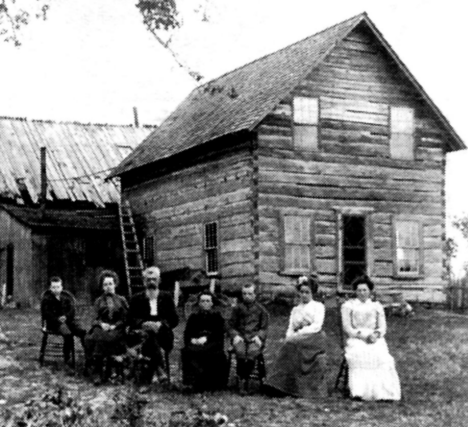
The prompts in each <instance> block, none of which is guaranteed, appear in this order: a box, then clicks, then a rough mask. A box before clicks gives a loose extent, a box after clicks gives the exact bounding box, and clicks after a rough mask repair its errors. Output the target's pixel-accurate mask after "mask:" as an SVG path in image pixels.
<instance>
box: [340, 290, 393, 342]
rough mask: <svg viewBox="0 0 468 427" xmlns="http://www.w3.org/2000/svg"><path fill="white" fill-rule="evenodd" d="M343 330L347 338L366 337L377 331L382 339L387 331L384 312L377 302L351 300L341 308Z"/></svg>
mask: <svg viewBox="0 0 468 427" xmlns="http://www.w3.org/2000/svg"><path fill="white" fill-rule="evenodd" d="M341 319H342V322H343V329H344V331H345V332H346V334H347V335H348V337H352V338H356V337H367V336H369V335H371V334H372V333H373V332H375V331H377V332H379V333H380V336H381V337H383V336H384V335H385V332H386V331H387V323H386V321H385V312H384V309H383V307H382V304H380V303H379V302H377V301H372V300H370V299H368V300H366V301H365V302H361V301H360V300H359V299H357V298H355V299H351V300H349V301H346V302H345V303H344V304H343V305H342V306H341Z"/></svg>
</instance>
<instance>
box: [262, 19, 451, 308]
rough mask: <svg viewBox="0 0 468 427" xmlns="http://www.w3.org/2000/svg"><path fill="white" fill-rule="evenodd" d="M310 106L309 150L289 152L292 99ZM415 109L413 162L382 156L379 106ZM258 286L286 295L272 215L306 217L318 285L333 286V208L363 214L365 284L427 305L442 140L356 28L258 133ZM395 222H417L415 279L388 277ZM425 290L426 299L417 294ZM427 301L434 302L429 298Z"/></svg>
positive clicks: (433, 271)
mask: <svg viewBox="0 0 468 427" xmlns="http://www.w3.org/2000/svg"><path fill="white" fill-rule="evenodd" d="M294 96H310V97H316V98H319V99H320V124H319V135H320V136H319V150H318V151H316V152H307V151H299V150H295V149H294V147H293V136H292V135H293V132H292V107H291V106H292V99H293V97H294ZM390 105H395V106H407V107H411V108H414V109H415V147H416V148H415V160H414V161H409V160H396V159H392V158H391V157H390V147H389V138H390V132H389V106H390ZM258 146H259V148H258V159H259V160H258V161H259V164H258V169H259V184H258V185H259V187H258V191H259V218H260V219H259V220H260V263H259V264H260V282H261V283H262V284H264V285H266V286H267V287H268V286H275V285H282V286H289V285H291V284H292V283H294V280H295V278H293V277H290V276H287V275H282V274H280V273H279V270H280V265H281V262H280V256H281V254H280V247H279V239H280V230H279V214H280V212H281V211H283V210H285V209H291V207H294V208H297V209H298V210H313V211H314V217H315V230H316V239H315V244H316V248H315V256H316V266H317V268H318V273H319V275H320V277H321V279H322V280H323V282H324V283H325V284H326V285H328V286H330V287H335V286H336V284H337V276H336V274H337V257H338V254H337V231H336V230H337V224H336V211H335V208H339V207H342V208H344V207H359V208H366V209H369V210H372V213H371V222H372V238H373V247H374V251H373V252H374V253H373V277H374V278H375V280H376V282H377V283H378V284H379V285H380V286H383V287H386V288H389V287H392V288H397V289H405V290H406V293H407V296H410V297H415V295H419V296H420V295H422V293H421V290H422V289H424V290H425V292H426V293H427V292H429V293H431V298H435V299H437V298H438V296H440V295H439V294H437V289H440V287H441V285H442V284H443V279H442V265H443V254H442V242H443V238H444V237H443V236H444V194H443V187H444V156H445V144H444V135H443V132H442V131H441V128H440V127H439V126H438V124H437V122H436V119H435V118H434V117H433V115H432V114H431V113H430V112H429V111H428V110H427V108H425V106H424V105H423V103H422V100H421V98H420V96H419V94H418V93H417V92H416V91H415V89H414V88H413V87H412V86H411V84H410V83H409V82H408V81H407V79H406V78H405V77H404V76H403V75H402V73H401V72H400V71H398V69H397V67H396V66H395V65H394V64H392V62H391V61H390V59H389V58H388V57H387V56H386V54H384V53H383V52H382V51H381V49H380V48H379V46H378V45H377V43H376V42H375V40H373V36H371V35H370V34H368V33H367V32H366V31H365V30H362V29H360V28H359V27H358V28H357V29H356V30H354V31H353V32H352V33H351V34H350V35H349V36H348V37H347V38H346V39H345V40H344V41H343V42H342V43H340V44H339V45H338V46H337V47H336V48H335V49H334V50H333V51H332V52H331V53H330V55H329V56H328V58H327V59H326V60H325V62H324V63H323V64H322V65H321V66H320V67H319V68H318V69H316V70H313V71H312V72H311V73H310V75H309V76H307V78H306V79H305V80H304V81H303V82H301V84H300V85H299V86H298V87H296V89H295V90H294V91H293V93H292V94H291V95H290V96H288V97H287V98H286V99H284V100H282V102H281V103H280V104H279V105H278V106H277V107H276V109H275V110H274V111H273V112H272V113H271V114H270V115H269V116H267V117H266V118H265V119H264V120H263V122H262V123H261V124H260V125H259V127H258ZM397 214H410V215H413V216H414V215H416V216H417V217H418V218H419V219H420V220H421V221H422V223H423V240H424V269H423V270H424V277H423V278H420V279H417V280H409V279H406V280H402V279H398V280H396V279H395V278H394V276H393V274H394V273H393V225H392V218H393V216H394V215H397ZM428 289H429V291H427V290H428ZM434 295H435V296H434Z"/></svg>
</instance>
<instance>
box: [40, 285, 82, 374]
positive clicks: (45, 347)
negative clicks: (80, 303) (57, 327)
mask: <svg viewBox="0 0 468 427" xmlns="http://www.w3.org/2000/svg"><path fill="white" fill-rule="evenodd" d="M46 292H47V291H46ZM62 292H64V293H66V294H67V295H68V296H70V297H71V298H72V299H73V303H74V304H75V306H76V301H75V297H74V296H73V295H72V294H71V293H70V292H68V291H62ZM44 294H45V292H44V293H43V294H42V296H41V301H42V298H43V297H44ZM41 332H42V342H41V348H40V350H39V364H40V366H44V361H45V357H46V353H47V355H48V356H50V357H51V358H54V359H56V360H57V359H61V358H62V357H64V354H63V345H64V337H63V336H62V335H61V334H60V333H58V332H57V331H52V330H50V329H48V328H47V322H46V320H45V319H44V313H43V311H42V309H41ZM70 357H71V365H72V366H71V367H72V368H73V369H74V368H75V362H76V361H75V339H74V338H73V340H72V347H71V355H70ZM65 362H66V361H65Z"/></svg>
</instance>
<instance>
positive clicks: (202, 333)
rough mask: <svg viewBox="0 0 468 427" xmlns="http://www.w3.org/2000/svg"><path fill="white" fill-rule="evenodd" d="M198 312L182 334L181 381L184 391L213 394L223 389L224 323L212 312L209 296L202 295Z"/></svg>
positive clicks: (225, 381) (224, 376) (211, 301)
mask: <svg viewBox="0 0 468 427" xmlns="http://www.w3.org/2000/svg"><path fill="white" fill-rule="evenodd" d="M198 307H199V310H198V311H197V312H196V313H193V314H191V315H190V317H189V319H188V320H187V325H186V327H185V331H184V348H183V349H182V377H183V383H184V385H185V386H186V388H187V389H188V390H193V391H205V390H216V389H221V388H223V387H225V386H226V383H227V359H226V355H225V353H224V319H223V317H222V316H221V314H220V313H218V312H217V311H214V310H213V295H212V294H211V293H210V292H208V291H207V292H202V293H201V294H200V295H199V297H198Z"/></svg>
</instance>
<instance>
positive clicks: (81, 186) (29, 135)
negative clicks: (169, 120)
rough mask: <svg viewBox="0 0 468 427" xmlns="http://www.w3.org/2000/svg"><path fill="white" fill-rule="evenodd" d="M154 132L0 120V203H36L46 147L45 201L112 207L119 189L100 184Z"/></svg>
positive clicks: (102, 125)
mask: <svg viewBox="0 0 468 427" xmlns="http://www.w3.org/2000/svg"><path fill="white" fill-rule="evenodd" d="M153 129H154V127H151V128H148V127H141V128H135V127H133V126H119V125H108V124H83V123H75V122H73V123H68V122H52V121H45V120H27V119H24V118H11V117H0V159H1V160H0V199H3V200H9V201H15V202H17V203H18V202H19V203H24V202H26V203H27V202H28V201H29V200H26V199H30V201H31V202H33V203H37V202H38V199H39V193H40V188H41V184H40V147H46V149H47V179H48V192H47V199H48V200H61V201H65V200H67V201H73V202H75V201H78V202H91V203H93V204H95V205H96V206H103V205H104V204H106V203H112V202H117V201H118V200H119V191H120V189H119V188H118V187H116V184H115V183H113V182H104V179H105V177H106V176H107V174H108V173H109V171H110V170H111V169H112V168H114V167H115V166H116V165H118V164H119V162H121V161H122V159H124V158H125V156H127V155H128V154H129V153H130V152H131V151H132V150H133V149H134V148H135V147H136V146H137V145H138V144H139V143H140V142H141V141H142V140H143V139H144V138H145V137H146V136H148V134H149V133H150V132H151V131H152V130H153Z"/></svg>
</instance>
